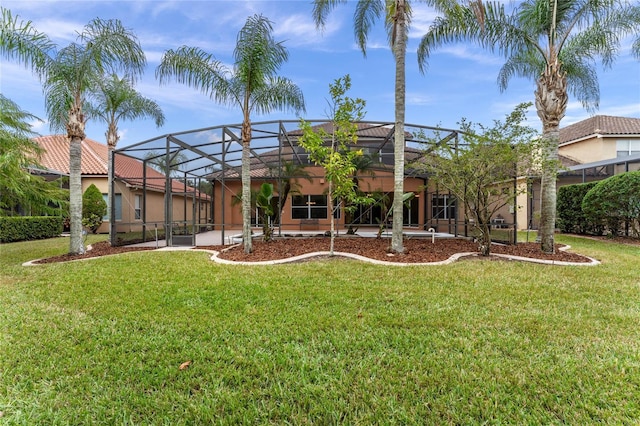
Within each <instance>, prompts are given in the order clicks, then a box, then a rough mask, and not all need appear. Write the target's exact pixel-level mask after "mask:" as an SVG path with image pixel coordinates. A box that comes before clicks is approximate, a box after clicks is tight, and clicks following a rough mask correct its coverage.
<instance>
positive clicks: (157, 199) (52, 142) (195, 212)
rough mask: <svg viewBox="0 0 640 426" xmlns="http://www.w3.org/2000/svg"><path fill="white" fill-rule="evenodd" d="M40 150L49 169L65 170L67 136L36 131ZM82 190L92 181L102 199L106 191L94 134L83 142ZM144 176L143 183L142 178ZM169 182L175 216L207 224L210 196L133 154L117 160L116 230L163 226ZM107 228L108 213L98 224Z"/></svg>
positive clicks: (103, 149) (104, 154)
mask: <svg viewBox="0 0 640 426" xmlns="http://www.w3.org/2000/svg"><path fill="white" fill-rule="evenodd" d="M34 141H35V142H37V143H38V145H40V146H41V147H42V148H43V149H44V153H43V155H42V158H41V160H40V163H41V164H42V165H43V166H44V167H46V168H47V169H48V171H49V173H50V174H52V173H53V174H54V175H55V174H57V175H58V176H68V175H69V141H68V138H67V136H66V135H51V136H40V137H36V138H34ZM81 146H82V164H81V177H82V191H83V192H84V191H85V190H86V189H87V188H88V187H89V186H90V185H91V184H94V185H95V186H96V187H97V188H98V189H99V190H100V191H101V192H102V195H103V197H104V198H105V201H106V200H107V194H108V174H107V173H108V163H107V158H108V148H107V145H105V144H103V143H100V142H97V141H95V140H93V139H89V138H85V139H84V140H83V141H82V145H81ZM143 176H144V177H146V179H147V180H146V184H145V185H143V183H142V177H143ZM167 182H169V186H170V188H171V192H172V197H174V200H173V209H174V211H172V212H171V213H174V214H175V216H176V217H183V216H184V220H186V221H189V223H190V222H191V220H192V219H193V218H195V219H197V222H198V223H202V224H205V223H207V222H208V220H209V219H210V216H211V203H210V197H209V196H208V195H206V194H203V193H201V192H200V191H198V190H196V189H195V188H194V187H192V186H190V185H189V184H188V183H187V182H185V181H180V180H179V179H176V178H170V179H167V177H166V176H165V175H164V174H162V173H160V172H159V171H157V170H156V169H154V168H153V167H151V166H150V165H149V164H146V165H145V163H144V162H143V161H140V160H138V159H135V158H131V157H121V158H119V159H118V161H117V162H116V165H115V170H114V197H113V200H114V211H115V221H114V224H115V230H116V232H117V233H130V232H141V231H143V230H149V229H151V228H154V229H155V228H156V227H159V228H161V229H163V228H164V226H165V205H166V203H165V193H166V188H167ZM98 232H100V233H107V232H109V212H107V215H106V216H105V217H104V223H103V224H102V225H101V226H100V228H99V229H98Z"/></svg>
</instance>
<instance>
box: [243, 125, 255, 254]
mask: <svg viewBox="0 0 640 426" xmlns="http://www.w3.org/2000/svg"><path fill="white" fill-rule="evenodd" d="M250 147H251V121H249V118H248V117H245V120H244V122H243V123H242V241H243V242H244V252H245V253H246V254H249V253H251V252H252V251H253V246H252V241H251V164H250V161H251V155H250V154H251V152H250Z"/></svg>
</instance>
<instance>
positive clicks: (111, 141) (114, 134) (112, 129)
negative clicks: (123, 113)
mask: <svg viewBox="0 0 640 426" xmlns="http://www.w3.org/2000/svg"><path fill="white" fill-rule="evenodd" d="M106 137H107V187H108V188H107V212H108V214H109V242H110V243H111V245H115V242H116V241H115V229H114V225H115V220H114V218H115V209H112V208H111V207H112V202H111V198H112V197H113V193H112V192H113V191H112V189H113V176H114V174H115V171H114V170H113V150H114V149H115V148H116V145H117V144H118V129H117V127H116V125H115V123H114V122H113V121H112V122H110V123H109V128H108V129H107V134H106Z"/></svg>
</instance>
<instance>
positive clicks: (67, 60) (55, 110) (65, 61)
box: [44, 18, 146, 254]
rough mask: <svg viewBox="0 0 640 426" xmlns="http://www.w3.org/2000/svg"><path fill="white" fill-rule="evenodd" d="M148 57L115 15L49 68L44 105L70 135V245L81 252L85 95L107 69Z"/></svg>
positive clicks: (131, 67) (87, 31)
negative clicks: (81, 169) (114, 18)
mask: <svg viewBox="0 0 640 426" xmlns="http://www.w3.org/2000/svg"><path fill="white" fill-rule="evenodd" d="M145 65H146V58H145V56H144V52H143V50H142V47H141V46H140V43H139V42H138V40H137V38H136V37H135V35H134V34H133V33H132V32H131V31H130V30H129V29H127V28H125V27H124V26H123V25H122V23H121V22H120V21H118V20H108V21H104V20H102V19H100V18H96V19H94V20H92V21H90V22H89V23H88V24H87V25H86V26H85V27H84V30H83V31H82V32H81V33H80V34H79V35H78V38H77V41H76V42H74V43H71V44H69V45H68V46H66V47H64V48H62V49H61V50H59V51H58V52H57V53H56V55H55V56H54V57H53V58H52V60H51V63H50V64H49V66H48V67H47V77H46V79H45V82H44V91H45V107H46V109H47V114H48V116H49V121H50V123H51V127H52V128H55V129H64V130H66V133H67V137H68V138H69V144H70V146H69V191H70V194H69V198H70V206H69V213H70V220H71V226H70V233H71V238H70V249H69V252H70V253H73V254H80V253H84V251H85V249H84V243H83V239H82V183H81V179H80V164H81V156H82V141H83V140H84V138H85V132H84V130H85V124H86V119H87V117H86V116H85V113H84V108H85V104H86V102H87V97H88V96H89V95H90V93H92V92H94V91H95V90H96V88H97V87H98V86H99V82H100V80H101V79H102V78H103V76H104V75H106V74H109V73H117V72H120V71H121V72H124V73H129V74H130V75H132V76H138V75H141V74H142V72H143V70H144V67H145Z"/></svg>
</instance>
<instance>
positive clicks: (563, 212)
mask: <svg viewBox="0 0 640 426" xmlns="http://www.w3.org/2000/svg"><path fill="white" fill-rule="evenodd" d="M597 183H598V182H589V183H578V184H574V185H566V186H561V187H560V188H558V200H557V219H556V221H557V222H556V226H557V227H558V228H560V230H561V231H562V232H568V233H574V234H596V235H600V234H602V231H603V230H604V229H603V227H602V226H597V224H596V223H594V222H593V221H591V220H589V219H588V218H587V216H586V215H585V214H584V212H583V211H582V200H583V199H584V196H585V195H587V192H589V191H590V190H591V188H593V187H594V186H596V184H597Z"/></svg>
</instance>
